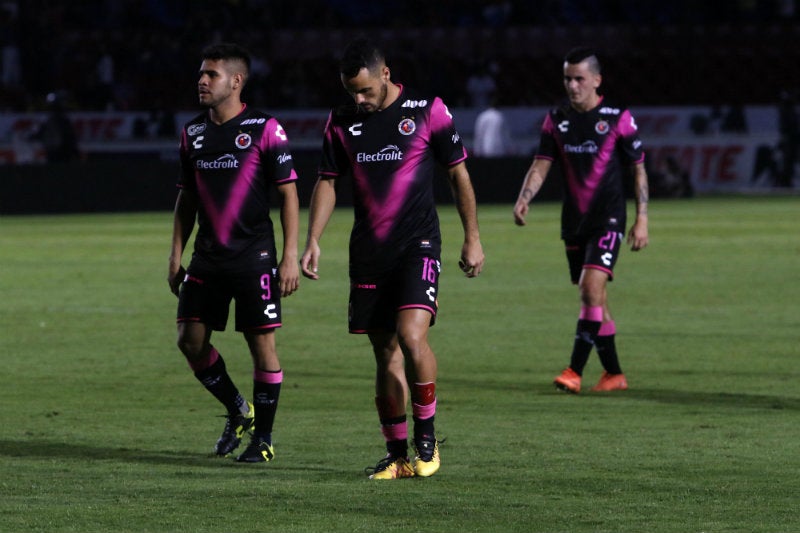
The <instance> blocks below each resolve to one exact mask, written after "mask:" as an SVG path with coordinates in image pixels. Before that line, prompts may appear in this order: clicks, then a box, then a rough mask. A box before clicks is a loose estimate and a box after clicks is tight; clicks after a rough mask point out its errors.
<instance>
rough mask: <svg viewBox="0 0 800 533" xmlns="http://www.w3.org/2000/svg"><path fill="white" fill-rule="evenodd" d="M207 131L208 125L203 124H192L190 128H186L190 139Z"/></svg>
mask: <svg viewBox="0 0 800 533" xmlns="http://www.w3.org/2000/svg"><path fill="white" fill-rule="evenodd" d="M204 131H206V123H205V122H203V123H202V124H192V125H191V126H189V127H188V128H186V134H187V135H188V136H189V137H194V136H195V135H200V134H201V133H203V132H204Z"/></svg>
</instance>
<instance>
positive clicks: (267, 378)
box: [253, 368, 283, 384]
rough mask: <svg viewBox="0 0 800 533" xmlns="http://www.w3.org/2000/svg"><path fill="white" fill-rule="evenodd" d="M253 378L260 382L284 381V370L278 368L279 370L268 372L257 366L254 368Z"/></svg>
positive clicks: (273, 382) (274, 382)
mask: <svg viewBox="0 0 800 533" xmlns="http://www.w3.org/2000/svg"><path fill="white" fill-rule="evenodd" d="M253 380H255V381H258V382H259V383H271V384H277V383H283V370H278V371H277V372H266V371H264V370H259V369H257V368H256V369H255V370H253Z"/></svg>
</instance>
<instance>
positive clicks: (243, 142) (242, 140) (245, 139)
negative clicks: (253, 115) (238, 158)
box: [236, 133, 253, 150]
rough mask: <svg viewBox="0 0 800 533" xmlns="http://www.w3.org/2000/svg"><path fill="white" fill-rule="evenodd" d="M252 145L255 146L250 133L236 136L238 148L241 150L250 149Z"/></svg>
mask: <svg viewBox="0 0 800 533" xmlns="http://www.w3.org/2000/svg"><path fill="white" fill-rule="evenodd" d="M251 144H253V138H252V137H250V135H249V134H248V133H240V134H239V135H237V136H236V148H238V149H239V150H244V149H245V148H249V147H250V145H251Z"/></svg>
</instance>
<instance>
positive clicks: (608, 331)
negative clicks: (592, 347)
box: [597, 320, 617, 337]
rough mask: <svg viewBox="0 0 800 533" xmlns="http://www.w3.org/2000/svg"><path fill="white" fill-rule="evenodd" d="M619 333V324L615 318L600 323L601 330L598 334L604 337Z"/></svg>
mask: <svg viewBox="0 0 800 533" xmlns="http://www.w3.org/2000/svg"><path fill="white" fill-rule="evenodd" d="M616 333H617V325H616V324H615V323H614V321H613V320H609V321H608V322H603V323H602V324H601V325H600V331H598V332H597V334H598V335H600V336H602V337H610V336H611V335H614V334H616Z"/></svg>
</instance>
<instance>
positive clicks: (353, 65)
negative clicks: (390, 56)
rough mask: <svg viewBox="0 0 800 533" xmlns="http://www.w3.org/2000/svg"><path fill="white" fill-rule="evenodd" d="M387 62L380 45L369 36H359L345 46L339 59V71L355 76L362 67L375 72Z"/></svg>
mask: <svg viewBox="0 0 800 533" xmlns="http://www.w3.org/2000/svg"><path fill="white" fill-rule="evenodd" d="M385 62H386V56H385V55H384V53H383V50H381V49H380V47H379V46H378V45H377V44H375V43H374V42H372V41H371V40H370V39H369V38H368V37H358V38H357V39H355V40H353V41H352V42H350V44H348V45H347V47H345V49H344V52H343V53H342V58H341V60H340V61H339V72H340V73H342V74H343V75H344V76H345V77H346V78H348V79H350V78H355V77H356V76H358V72H359V71H360V70H361V69H362V68H366V69H367V70H369V71H370V72H375V70H376V69H378V68H379V67H380V66H381V65H383V64H384V63H385Z"/></svg>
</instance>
